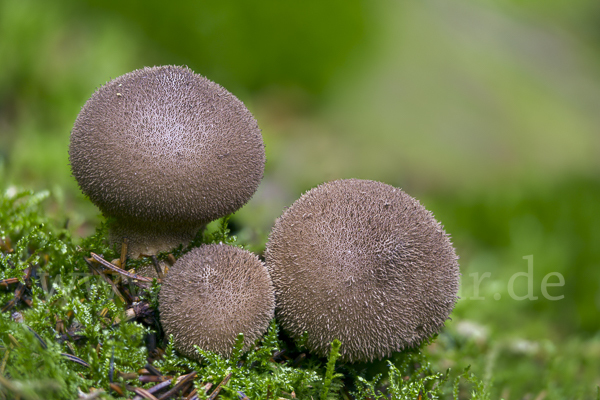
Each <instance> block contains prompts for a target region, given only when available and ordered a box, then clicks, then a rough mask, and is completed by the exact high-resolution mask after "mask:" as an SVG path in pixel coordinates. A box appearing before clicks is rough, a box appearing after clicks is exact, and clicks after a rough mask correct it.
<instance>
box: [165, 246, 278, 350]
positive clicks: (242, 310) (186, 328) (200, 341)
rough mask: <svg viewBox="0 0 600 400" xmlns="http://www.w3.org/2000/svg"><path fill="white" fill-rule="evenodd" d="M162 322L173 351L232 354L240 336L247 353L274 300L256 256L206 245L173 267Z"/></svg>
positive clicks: (270, 315) (261, 330) (271, 311)
mask: <svg viewBox="0 0 600 400" xmlns="http://www.w3.org/2000/svg"><path fill="white" fill-rule="evenodd" d="M158 308H159V312H160V321H161V323H162V326H163V328H164V330H165V333H166V334H167V335H170V334H172V335H173V343H174V346H175V349H177V350H178V351H179V352H180V353H182V354H184V355H185V356H187V357H190V358H196V359H197V358H198V357H199V355H198V353H197V352H196V350H195V348H194V345H197V346H199V347H200V348H202V349H204V350H210V351H213V352H216V353H219V354H221V355H223V356H226V357H228V356H230V355H231V351H232V350H233V346H234V344H235V341H236V338H237V336H238V334H240V333H243V334H244V346H245V349H248V348H249V347H250V346H251V345H252V344H253V343H254V342H255V341H256V340H257V339H259V338H260V337H261V336H262V335H263V334H264V333H265V332H266V331H267V329H268V327H269V322H270V321H271V320H272V319H273V316H274V309H275V298H274V294H273V285H272V283H271V278H270V277H269V273H268V272H267V268H266V267H265V265H264V264H263V262H262V261H260V260H259V259H258V257H257V256H256V255H254V254H253V253H250V252H249V251H246V250H243V249H240V248H238V247H233V246H228V245H224V244H211V245H204V246H200V247H197V248H194V249H192V250H191V251H190V252H188V253H187V254H185V255H183V256H182V257H181V258H180V259H179V260H177V262H176V263H175V264H174V265H173V267H171V268H170V269H169V273H168V274H167V275H166V277H165V278H164V280H163V282H162V285H161V288H160V293H159V307H158Z"/></svg>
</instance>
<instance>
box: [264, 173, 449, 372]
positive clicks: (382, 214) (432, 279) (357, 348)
mask: <svg viewBox="0 0 600 400" xmlns="http://www.w3.org/2000/svg"><path fill="white" fill-rule="evenodd" d="M265 256H266V264H267V268H268V270H269V273H270V275H271V279H272V280H273V285H274V287H275V298H276V304H277V308H276V316H277V319H278V321H279V322H280V324H281V326H282V327H283V329H284V330H286V331H287V332H288V333H289V334H290V336H291V337H292V338H295V339H299V338H300V337H302V336H303V334H304V332H307V333H308V337H307V342H306V345H307V347H308V348H309V350H311V351H313V352H315V353H316V354H318V355H321V356H326V355H327V354H328V353H329V348H330V343H331V342H332V341H333V340H334V339H339V340H340V341H341V342H342V347H341V351H340V353H341V359H342V360H344V361H348V362H356V361H372V360H373V359H376V358H382V357H387V356H390V355H391V353H392V352H394V351H400V350H402V349H405V348H409V347H413V346H416V345H418V344H420V343H421V342H422V341H423V340H425V339H427V338H428V337H430V336H431V335H433V334H435V333H437V332H438V331H439V330H440V329H441V327H442V326H443V325H444V321H445V320H446V319H447V318H448V316H449V314H450V312H451V311H452V309H453V308H454V305H455V302H456V300H457V292H458V286H459V269H458V262H457V259H458V257H457V256H456V253H455V250H454V247H453V246H452V243H451V241H450V238H449V236H448V235H447V234H446V232H445V231H444V229H443V227H442V226H441V225H440V223H439V222H437V221H436V220H435V218H434V217H433V215H432V214H431V213H430V212H429V211H427V210H426V209H425V208H424V207H423V206H422V205H421V204H420V203H419V202H418V201H417V200H415V199H414V198H412V197H410V196H409V195H407V194H406V193H404V192H403V191H402V190H400V189H397V188H394V187H392V186H389V185H386V184H384V183H381V182H374V181H366V180H357V179H349V180H339V181H334V182H329V183H325V184H323V185H321V186H318V187H316V188H314V189H312V190H310V191H308V192H307V193H305V194H304V195H303V196H302V197H301V198H300V199H298V200H297V201H296V202H295V203H294V204H293V205H292V206H291V207H290V208H289V209H287V210H286V211H285V212H284V213H283V215H282V216H281V217H280V218H278V219H277V221H276V223H275V226H274V227H273V230H272V231H271V234H270V236H269V241H268V243H267V248H266V253H265Z"/></svg>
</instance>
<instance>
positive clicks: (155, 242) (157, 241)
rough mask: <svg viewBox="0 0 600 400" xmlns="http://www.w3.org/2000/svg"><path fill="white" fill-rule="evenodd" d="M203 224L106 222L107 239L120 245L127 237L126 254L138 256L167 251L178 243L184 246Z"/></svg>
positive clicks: (133, 256)
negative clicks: (175, 224)
mask: <svg viewBox="0 0 600 400" xmlns="http://www.w3.org/2000/svg"><path fill="white" fill-rule="evenodd" d="M204 227H205V225H199V226H191V227H190V226H186V227H184V228H182V227H177V228H173V227H171V226H164V225H158V226H157V225H145V224H132V223H129V224H126V223H122V222H119V221H114V220H113V221H110V220H109V222H108V240H109V242H110V243H111V244H116V245H117V246H120V245H121V244H122V243H123V240H124V239H125V238H127V256H128V257H130V258H139V257H141V256H143V255H155V254H158V253H160V252H162V251H169V250H171V249H173V248H175V247H177V246H179V245H180V244H183V245H184V246H186V245H187V244H188V243H189V242H190V241H192V239H194V237H195V236H196V233H197V232H198V231H199V230H203V229H204Z"/></svg>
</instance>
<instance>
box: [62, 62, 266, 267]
mask: <svg viewBox="0 0 600 400" xmlns="http://www.w3.org/2000/svg"><path fill="white" fill-rule="evenodd" d="M69 160H70V163H71V168H72V171H73V175H74V176H75V178H76V179H77V182H78V183H79V186H80V188H81V190H82V191H83V193H84V194H86V195H87V196H89V198H90V199H91V201H92V202H93V203H94V204H96V205H97V206H98V208H100V210H101V211H102V212H103V213H104V214H105V215H106V216H107V217H113V219H112V221H111V222H109V223H110V225H109V231H110V237H111V241H112V242H114V243H120V242H121V240H122V238H123V237H128V238H129V243H130V245H129V249H130V251H129V254H130V256H134V257H135V256H138V255H139V254H140V253H147V254H155V253H157V252H159V251H164V250H169V249H171V248H172V247H175V246H177V245H179V244H181V243H186V242H188V241H189V240H191V239H192V238H193V237H194V235H195V234H196V232H197V231H198V229H200V228H201V227H202V226H203V225H205V224H206V223H208V222H210V221H212V220H215V219H217V218H220V217H222V216H224V215H227V214H230V213H232V212H234V211H236V210H238V209H239V208H240V207H242V206H243V205H244V204H245V203H246V202H247V201H248V200H249V199H250V198H251V197H252V195H253V194H254V192H255V191H256V189H257V188H258V184H259V183H260V181H261V179H262V176H263V170H264V164H265V151H264V144H263V141H262V136H261V132H260V129H259V127H258V125H257V123H256V121H255V119H254V117H253V116H252V114H251V113H250V112H249V111H248V109H247V108H246V107H245V106H244V104H243V103H242V102H241V101H240V100H238V99H237V98H236V97H235V96H234V95H232V94H231V93H229V92H228V91H227V90H225V89H224V88H223V87H221V86H219V85H218V84H216V83H214V82H212V81H210V80H208V79H207V78H205V77H203V76H201V75H198V74H195V73H194V72H193V71H192V70H190V69H188V68H185V67H177V66H161V67H153V68H144V69H139V70H136V71H133V72H130V73H127V74H125V75H122V76H120V77H118V78H116V79H114V80H112V81H110V82H108V83H106V84H105V85H104V86H102V87H100V88H99V89H98V90H96V92H95V93H94V94H93V95H92V96H91V98H90V99H89V100H88V101H87V102H86V104H85V105H84V106H83V108H82V109H81V112H80V113H79V115H78V117H77V119H76V121H75V125H74V127H73V130H72V132H71V144H70V147H69Z"/></svg>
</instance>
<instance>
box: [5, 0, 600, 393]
mask: <svg viewBox="0 0 600 400" xmlns="http://www.w3.org/2000/svg"><path fill="white" fill-rule="evenodd" d="M161 64H180V65H181V64H185V65H188V66H189V67H190V68H192V69H193V70H194V71H196V72H197V73H200V74H202V75H205V76H207V77H208V78H210V79H212V80H214V81H216V82H218V83H219V84H221V85H223V86H224V87H225V88H227V89H228V90H230V91H231V92H233V93H234V94H235V95H236V96H237V97H239V98H240V99H241V100H242V101H244V102H245V104H246V105H247V106H248V108H249V109H250V110H251V111H252V112H253V113H254V115H255V117H256V119H257V120H258V123H259V125H260V126H261V128H262V131H263V137H264V140H265V143H266V146H267V147H266V149H267V157H268V163H267V167H266V171H265V178H264V180H263V182H262V184H261V187H260V189H259V191H258V192H257V193H256V195H255V196H254V198H253V199H252V201H251V202H250V203H249V204H248V205H247V206H246V207H245V208H244V209H242V210H241V211H239V212H238V213H237V214H236V215H235V216H234V219H233V227H234V228H235V229H236V230H237V233H238V235H239V237H240V239H241V240H242V241H245V242H247V243H249V247H250V248H251V249H253V250H254V251H257V252H261V251H262V250H263V248H264V243H265V240H266V237H267V235H268V233H269V231H270V228H271V226H272V224H273V223H274V220H275V218H276V217H278V216H279V215H280V214H281V212H282V210H283V208H284V207H286V206H288V205H290V204H291V203H292V202H293V201H294V200H296V199H297V198H298V197H299V196H300V194H301V193H302V192H304V191H306V190H308V189H309V188H311V187H313V186H316V185H318V184H320V183H322V182H324V181H328V180H332V179H339V178H350V177H355V178H363V179H373V180H380V181H384V182H386V183H389V184H392V185H395V186H398V187H401V188H403V189H404V190H405V191H407V192H408V193H409V194H411V195H412V196H414V197H416V198H418V199H420V200H421V202H422V203H423V204H424V205H425V206H426V207H427V208H428V209H430V210H432V211H433V212H434V214H435V215H436V217H437V218H438V219H439V220H440V221H441V222H442V223H443V224H444V225H445V227H446V230H447V231H448V232H449V233H450V234H451V235H452V237H453V241H454V243H455V245H456V248H457V251H458V254H459V255H460V257H461V260H460V262H461V270H462V274H463V276H462V287H461V297H462V300H461V301H459V303H458V305H457V308H456V310H455V312H454V313H453V315H452V318H453V319H452V321H449V322H448V324H447V326H448V328H447V332H446V333H444V334H443V335H442V336H440V338H439V340H438V341H437V342H436V343H435V344H434V345H432V346H430V352H431V356H432V357H433V358H435V360H436V362H437V363H438V365H439V367H440V368H446V367H449V366H451V367H460V366H463V364H465V365H466V364H473V368H472V371H473V372H475V373H476V374H478V375H480V376H482V377H484V378H485V379H486V380H487V381H490V382H491V381H493V385H494V386H493V387H494V389H493V390H494V392H493V393H494V398H498V397H500V396H502V397H503V398H505V399H509V398H512V399H516V398H527V396H530V397H529V398H531V399H533V398H536V399H543V398H546V396H551V393H550V392H548V387H552V384H555V385H556V390H557V392H556V393H559V391H560V390H565V392H564V393H584V392H582V391H586V390H595V386H596V385H598V384H600V367H599V365H600V364H599V361H598V360H600V318H599V316H600V314H599V311H600V174H599V172H600V157H599V153H600V134H599V133H600V3H598V2H597V1H593V0H568V1H567V0H507V1H504V2H492V1H475V0H455V1H453V2H447V1H443V0H422V1H418V2H416V1H392V0H388V1H386V0H377V1H369V2H367V1H359V0H345V1H341V0H332V1H327V2H325V1H317V0H307V1H303V2H282V1H276V0H266V1H261V2H256V1H236V2H229V1H223V2H207V1H181V2H178V3H177V4H176V5H172V6H171V5H170V6H167V5H166V3H165V2H164V1H157V0H146V1H139V0H136V1H129V2H122V1H116V0H102V1H101V0H83V1H79V2H68V1H65V0H55V1H52V2H48V1H41V0H21V1H12V0H0V186H1V187H2V188H7V187H9V186H11V185H16V186H19V187H24V188H34V189H41V188H48V189H51V190H52V192H53V195H54V196H53V201H52V202H50V203H48V209H49V211H50V212H52V213H53V214H54V215H55V216H56V218H57V219H59V220H63V221H64V220H66V219H68V220H69V221H70V227H71V229H72V230H73V231H75V232H76V233H77V234H78V235H80V236H82V235H87V234H89V233H91V232H92V231H93V229H94V227H95V226H96V224H97V223H98V221H99V220H100V218H99V216H98V211H97V209H96V208H95V207H94V206H93V205H92V204H91V203H89V202H88V201H87V200H86V199H84V198H83V196H82V195H81V194H80V192H79V190H78V188H77V184H76V182H75V181H74V179H73V178H72V177H71V175H70V170H69V165H68V154H67V148H68V142H69V132H70V129H71V127H72V124H73V122H74V120H75V117H76V116H77V113H78V112H79V110H80V108H81V106H82V105H83V104H84V103H85V101H86V100H87V98H88V97H89V96H90V95H91V93H92V92H93V91H94V90H95V88H97V87H98V86H100V85H102V84H104V83H105V82H106V81H108V80H110V79H112V78H115V77H117V76H119V75H122V74H124V73H126V72H129V71H131V70H134V69H137V68H141V67H143V66H152V65H161ZM528 255H533V275H532V277H531V278H532V279H531V282H532V287H533V295H534V296H537V297H538V299H537V300H521V301H519V300H515V299H513V298H512V297H511V296H510V293H509V289H510V287H509V286H510V285H509V282H510V279H511V277H513V276H514V274H515V273H518V272H527V271H528V264H527V260H526V259H523V257H524V256H528ZM486 272H489V277H488V278H485V279H483V280H482V281H481V283H480V284H479V285H478V287H475V285H474V282H475V281H476V280H478V279H479V278H480V277H481V276H483V274H484V273H486ZM551 272H558V273H560V274H562V276H563V277H564V282H565V283H564V286H559V287H549V288H548V293H549V294H550V295H551V296H561V295H564V298H562V299H561V300H557V301H550V300H548V299H546V298H545V297H544V296H543V293H542V291H541V284H542V280H543V278H544V276H546V274H548V273H551ZM474 274H477V275H474ZM549 282H551V283H555V282H558V280H557V278H556V277H554V278H551V279H550V280H549ZM527 290H528V280H527V278H525V277H518V278H516V279H515V280H514V292H515V293H516V294H517V295H519V296H523V295H525V294H526V293H527ZM475 297H478V298H483V299H481V300H476V299H474V298H475ZM497 298H499V300H496V299H497ZM465 349H466V350H465ZM461 351H462V353H460V352H461ZM540 377H542V378H540ZM569 382H571V383H569ZM575 382H578V383H575ZM544 385H545V386H544ZM561 385H562V386H561ZM569 385H570V386H569ZM581 385H583V386H581ZM559 387H562V388H567V387H569V388H570V389H559ZM583 387H584V388H583ZM582 388H583V389H582ZM569 390H571V391H570V392H569ZM544 393H545V394H544ZM585 393H587V392H585ZM535 396H537V397H535ZM565 396H566V395H565ZM548 398H551V397H548ZM557 398H560V397H557Z"/></svg>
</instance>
